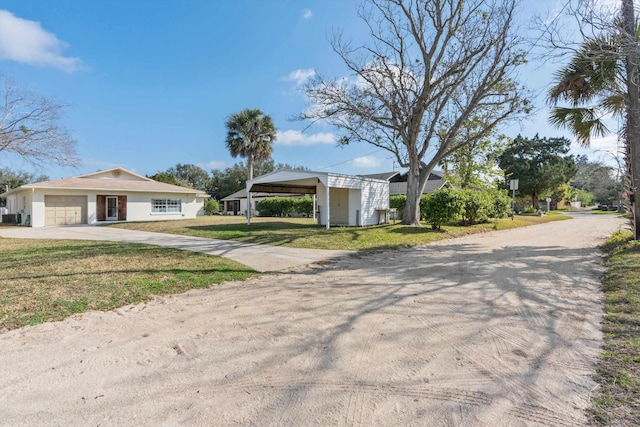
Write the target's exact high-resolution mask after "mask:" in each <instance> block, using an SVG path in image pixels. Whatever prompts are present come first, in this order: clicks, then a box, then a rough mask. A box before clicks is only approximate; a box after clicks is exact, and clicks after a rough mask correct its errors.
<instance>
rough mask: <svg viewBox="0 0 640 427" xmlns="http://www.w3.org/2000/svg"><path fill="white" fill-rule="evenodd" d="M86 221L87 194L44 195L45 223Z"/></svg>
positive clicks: (68, 223)
mask: <svg viewBox="0 0 640 427" xmlns="http://www.w3.org/2000/svg"><path fill="white" fill-rule="evenodd" d="M86 223H87V197H86V196H44V225H73V224H86Z"/></svg>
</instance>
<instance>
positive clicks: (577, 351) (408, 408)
mask: <svg viewBox="0 0 640 427" xmlns="http://www.w3.org/2000/svg"><path fill="white" fill-rule="evenodd" d="M621 223H622V222H621V220H618V219H616V218H612V217H610V216H606V217H604V216H595V215H589V216H582V217H581V218H579V219H573V220H570V221H562V222H555V223H549V224H545V225H539V226H534V227H528V228H522V229H516V230H509V231H501V232H497V233H487V234H484V235H475V236H467V237H464V238H460V239H455V240H449V241H444V242H440V243H438V244H435V245H430V246H428V247H424V248H420V249H417V250H402V251H387V252H380V253H376V254H368V255H361V256H359V257H347V258H343V259H341V260H339V261H337V262H335V263H333V264H331V265H328V266H324V267H318V268H309V269H306V270H299V271H293V272H287V273H281V274H272V275H267V276H264V277H262V278H261V279H256V280H253V281H248V282H243V283H228V284H225V285H223V286H219V287H216V288H213V289H209V290H202V291H191V292H188V293H186V294H183V295H177V296H173V297H169V298H157V299H156V300H155V301H153V302H151V303H149V304H141V305H136V306H128V307H125V308H123V309H120V310H116V311H112V312H107V313H102V312H94V313H88V314H85V315H82V316H77V317H75V318H73V319H69V320H67V321H64V322H59V323H51V324H45V325H39V326H36V327H27V328H23V329H19V330H15V331H11V332H8V333H5V334H0V367H1V368H0V369H1V370H2V375H0V424H7V425H20V424H29V425H51V424H54V425H102V426H106V425H159V424H160V425H185V424H186V425H232V424H239V425H344V426H351V425H408V424H412V425H488V426H507V425H509V426H512V425H537V424H540V425H554V426H557V425H576V426H577V425H583V424H584V423H585V421H586V418H585V415H584V410H583V409H584V408H585V407H586V406H587V405H588V402H589V395H590V393H591V390H593V389H594V387H595V386H596V384H595V383H594V382H593V381H592V380H591V375H592V374H593V372H594V358H595V357H596V356H597V354H598V352H599V346H600V343H601V334H600V332H599V329H598V328H599V321H600V316H601V306H600V304H599V297H600V294H599V292H598V276H599V274H600V272H601V271H600V268H599V267H598V261H599V255H598V253H597V251H596V250H595V249H594V248H595V246H596V245H597V244H599V243H600V242H601V241H602V240H603V239H604V238H605V237H606V236H607V235H609V234H610V233H611V232H612V231H614V230H615V229H617V228H618V226H619V224H621Z"/></svg>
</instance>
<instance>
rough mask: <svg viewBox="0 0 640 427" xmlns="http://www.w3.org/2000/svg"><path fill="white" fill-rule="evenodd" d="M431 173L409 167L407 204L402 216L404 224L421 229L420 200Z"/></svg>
mask: <svg viewBox="0 0 640 427" xmlns="http://www.w3.org/2000/svg"><path fill="white" fill-rule="evenodd" d="M429 172H430V171H425V170H424V169H420V168H418V167H409V172H408V173H407V203H406V204H405V206H404V212H403V214H402V223H403V224H405V225H413V226H416V227H420V198H421V197H422V190H424V184H425V183H426V181H427V180H426V177H428V176H429Z"/></svg>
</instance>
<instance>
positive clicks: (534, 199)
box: [531, 191, 540, 210]
mask: <svg viewBox="0 0 640 427" xmlns="http://www.w3.org/2000/svg"><path fill="white" fill-rule="evenodd" d="M539 205H540V200H539V199H538V193H536V192H535V191H534V192H533V193H531V206H533V209H536V210H538V208H539V207H540V206H539Z"/></svg>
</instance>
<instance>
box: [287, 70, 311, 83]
mask: <svg viewBox="0 0 640 427" xmlns="http://www.w3.org/2000/svg"><path fill="white" fill-rule="evenodd" d="M315 75H316V72H315V70H314V69H313V68H307V69H298V70H293V71H292V72H290V73H289V75H288V76H287V77H285V78H284V79H283V80H285V81H288V82H296V86H302V85H303V84H304V83H305V82H306V81H307V80H309V79H310V78H311V77H313V76H315Z"/></svg>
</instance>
